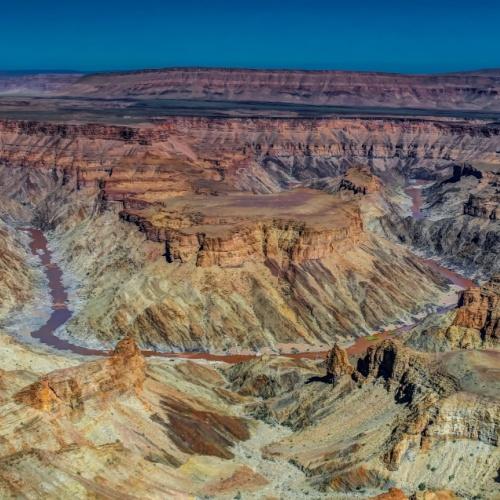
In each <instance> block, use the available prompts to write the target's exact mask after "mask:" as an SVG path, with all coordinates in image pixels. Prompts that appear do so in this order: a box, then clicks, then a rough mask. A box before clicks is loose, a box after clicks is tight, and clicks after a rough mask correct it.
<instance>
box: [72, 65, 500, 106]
mask: <svg viewBox="0 0 500 500" xmlns="http://www.w3.org/2000/svg"><path fill="white" fill-rule="evenodd" d="M499 80H500V78H499V76H498V74H497V73H496V72H488V71H485V72H478V73H456V74H445V75H398V74H384V73H357V72H348V71H286V70H272V71H271V70H245V69H216V68H173V69H164V70H150V71H136V72H128V73H101V74H95V75H88V76H84V77H83V78H81V79H80V80H78V81H77V82H75V83H74V84H73V85H71V86H70V87H69V88H68V89H67V90H66V93H67V94H70V95H73V96H74V95H85V96H100V97H127V98H131V97H133V98H145V97H150V98H151V97H154V98H160V99H203V100H218V101H265V102H289V103H311V104H336V105H349V106H396V107H415V108H453V109H482V108H484V109H489V110H492V109H500V104H499V100H500V99H499V91H500V83H499Z"/></svg>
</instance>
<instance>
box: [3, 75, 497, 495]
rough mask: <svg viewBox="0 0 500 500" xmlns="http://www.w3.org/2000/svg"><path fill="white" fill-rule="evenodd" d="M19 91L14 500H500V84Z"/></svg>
mask: <svg viewBox="0 0 500 500" xmlns="http://www.w3.org/2000/svg"><path fill="white" fill-rule="evenodd" d="M249 76H252V78H250V77H249ZM285 77H286V78H285ZM2 78H3V77H0V89H4V93H6V94H7V93H8V94H18V95H16V96H15V97H12V95H10V96H6V97H2V98H0V117H1V119H0V352H1V353H2V359H3V362H2V366H1V370H0V436H1V437H0V463H1V466H0V496H1V497H2V498H40V497H42V498H67V497H69V496H73V497H75V498H117V497H120V498H123V497H124V496H125V497H127V498H129V497H130V498H189V497H196V498H339V499H344V498H375V497H376V498H380V499H383V498H401V499H403V498H419V499H420V498H426V499H431V498H443V499H449V498H465V499H470V498H483V499H493V498H497V497H498V494H499V489H498V484H499V483H498V481H499V477H498V474H499V472H498V471H499V467H500V456H499V452H498V428H499V386H498V384H499V370H500V363H499V352H498V347H499V339H500V322H499V294H500V290H499V283H500V282H499V276H500V275H499V273H500V267H499V262H500V259H499V258H498V254H499V251H500V228H499V224H500V222H499V219H498V217H499V215H500V212H499V211H498V203H499V189H500V188H499V175H500V126H499V124H498V121H496V120H495V119H491V118H487V117H485V116H481V117H480V116H475V117H468V116H465V115H460V113H462V112H470V111H471V110H472V111H481V112H483V111H484V112H487V113H489V112H495V111H498V110H499V108H498V102H497V101H498V99H497V87H498V82H499V80H498V75H497V73H495V72H486V73H470V74H454V75H439V76H432V77H430V76H418V77H417V76H404V77H403V76H395V75H383V74H356V73H352V74H350V73H340V72H339V73H335V72H331V73H328V72H291V73H284V72H262V71H261V72H245V71H239V70H238V71H236V70H235V71H223V70H166V71H151V72H134V73H128V74H98V75H90V76H84V77H80V76H79V75H69V76H68V75H59V76H55V75H51V76H50V77H47V78H45V76H44V75H35V76H33V75H31V76H29V77H26V76H22V77H21V76H20V77H18V78H17V79H16V78H14V77H12V76H10V77H9V79H8V81H7V79H5V78H4V79H2ZM4 80H5V81H4ZM2 85H3V87H2ZM21 94H22V99H21V98H20V97H19V95H21ZM41 94H43V96H42V95H41ZM152 97H154V98H155V99H160V100H165V101H167V100H168V99H174V98H175V99H187V100H191V102H192V108H191V109H194V110H195V111H194V112H193V113H192V116H171V113H170V112H169V113H167V114H166V115H163V116H162V115H161V106H160V107H159V108H157V113H156V114H155V116H151V115H150V114H149V112H147V113H142V114H141V113H138V114H134V115H133V117H132V116H131V117H130V118H127V117H126V112H127V111H124V113H121V114H120V115H119V116H118V115H117V113H116V105H117V102H119V101H120V100H123V99H125V100H128V101H130V102H128V101H127V102H128V104H126V106H129V104H130V103H134V106H136V105H137V106H139V107H140V101H141V100H146V99H150V98H152ZM198 99H204V100H208V101H216V102H218V103H226V104H227V103H228V102H230V101H231V102H233V101H261V102H262V103H264V104H265V103H269V102H280V103H295V104H307V105H309V106H319V105H323V104H328V105H348V106H354V107H355V106H376V107H377V106H378V107H381V106H384V107H391V108H393V109H394V112H393V113H391V115H390V116H384V115H383V114H381V113H380V112H378V111H376V110H375V111H373V112H372V114H371V115H370V116H366V113H365V111H366V110H362V109H361V108H360V112H359V113H358V114H356V112H355V110H354V111H353V112H352V116H332V115H330V114H327V115H324V116H323V115H322V113H323V112H322V111H320V110H318V111H315V113H319V114H318V115H316V116H315V117H311V116H306V115H305V114H304V113H303V111H300V110H299V111H297V110H295V111H294V116H293V117H291V116H281V117H277V116H275V115H274V112H273V113H269V110H267V111H265V112H263V113H261V112H260V111H259V113H260V114H259V116H257V115H253V116H247V115H246V111H245V110H242V109H238V108H237V107H234V106H233V105H231V116H221V115H217V116H207V114H206V113H205V112H204V111H203V112H202V113H200V115H199V116H196V100H198ZM65 100H66V101H65ZM97 100H101V102H102V109H105V108H106V106H108V105H109V106H110V109H111V108H112V109H111V111H110V113H109V114H105V113H104V114H103V113H102V112H101V111H102V109H101V110H99V111H97V110H96V102H97ZM70 101H71V106H73V104H74V103H77V108H78V109H77V110H73V108H71V106H69V107H68V108H67V109H66V111H64V112H62V111H61V110H62V108H61V104H60V103H61V102H67V103H69V102H70ZM111 101H113V102H111ZM23 103H24V104H23ZM68 105H69V104H68ZM218 105H219V104H218ZM120 106H121V104H120ZM398 106H399V107H404V108H411V107H415V108H425V109H427V111H426V112H425V113H426V114H425V116H423V115H421V114H415V115H414V116H412V115H411V112H409V111H408V110H406V111H404V113H403V112H402V111H398V110H397V107H398ZM158 109H160V111H158ZM68 110H69V111H68ZM443 110H451V111H453V112H454V113H455V112H456V113H458V114H455V115H453V116H444V115H443V114H440V113H439V112H438V111H443ZM122 111H123V110H122ZM261 111H262V110H261ZM24 113H27V115H26V116H28V118H29V119H27V118H26V117H25V115H24ZM433 113H434V115H433ZM271 115H272V116H271ZM35 240H36V241H35ZM189 358H191V359H189Z"/></svg>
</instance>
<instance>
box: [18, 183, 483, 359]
mask: <svg viewBox="0 0 500 500" xmlns="http://www.w3.org/2000/svg"><path fill="white" fill-rule="evenodd" d="M419 184H422V183H418V182H417V183H415V184H412V185H410V186H408V187H407V188H406V190H405V192H406V194H407V195H408V196H410V198H411V200H412V209H411V211H412V216H413V217H414V218H415V219H421V218H423V214H422V211H421V208H422V193H421V187H422V185H419ZM24 231H26V232H27V233H29V235H30V236H31V242H30V249H31V252H32V253H33V254H34V255H36V256H38V257H39V258H40V261H41V263H42V265H43V268H44V271H45V274H46V276H47V278H48V286H49V290H50V295H51V298H52V306H51V309H52V311H51V315H50V317H49V319H48V320H47V322H46V323H45V324H44V325H43V326H42V327H40V328H39V329H38V330H36V331H33V332H31V336H32V337H33V338H35V339H37V340H38V341H39V342H41V343H42V344H45V345H47V346H49V347H51V348H53V349H57V350H61V351H70V352H72V353H75V354H79V355H84V356H107V355H109V354H110V351H108V350H100V349H91V348H86V347H81V346H78V345H76V344H73V343H72V342H70V341H68V340H64V339H62V338H60V337H58V336H57V335H56V334H55V332H56V331H57V329H58V328H60V327H61V326H63V325H64V324H65V323H66V322H67V321H68V320H69V319H70V318H71V316H72V311H71V309H70V307H69V305H68V293H67V291H66V288H65V287H64V284H63V281H62V276H63V273H62V270H61V269H60V267H59V266H58V265H57V264H56V263H55V262H54V261H53V260H52V254H51V252H50V250H49V248H48V244H47V239H46V237H45V235H44V233H43V232H42V231H41V230H40V229H35V228H26V229H24ZM421 261H422V262H425V263H426V264H427V265H428V266H429V267H431V268H432V269H433V270H434V271H435V272H436V273H438V274H441V275H442V276H444V277H445V278H447V279H448V280H449V281H450V282H451V283H452V284H454V285H456V286H458V287H459V288H462V289H464V288H468V287H470V286H473V285H474V283H473V282H472V281H471V280H469V279H467V278H465V277H463V276H461V275H460V274H458V273H457V272H455V271H452V270H451V269H448V268H446V267H444V266H442V265H441V264H439V263H438V262H436V261H435V260H432V259H421ZM448 307H449V306H448ZM446 308H447V307H446V306H442V307H441V310H445V309H446ZM420 321H422V320H420ZM415 324H416V323H415ZM415 324H412V325H404V326H402V327H400V328H397V329H393V330H387V331H384V332H381V333H379V334H377V336H376V340H382V339H384V338H387V337H391V336H394V335H397V334H398V333H402V332H404V331H407V330H408V329H410V328H412V327H413V326H415ZM373 342H374V339H373V336H368V337H361V338H359V339H357V340H356V341H355V342H354V343H353V344H352V345H351V346H350V347H349V348H348V352H349V353H350V354H353V355H355V354H360V353H362V352H364V351H365V350H366V349H367V348H368V346H370V345H373ZM142 352H143V354H144V355H145V356H160V357H166V358H185V359H204V360H208V361H224V362H226V363H238V362H241V361H246V360H249V359H253V358H255V357H257V355H256V354H228V355H218V354H210V353H205V352H199V353H196V352H183V353H175V352H157V351H148V350H145V351H142ZM282 355H283V356H286V357H291V358H311V359H317V358H321V357H324V356H325V352H321V351H307V352H298V353H289V354H288V353H287V354H282Z"/></svg>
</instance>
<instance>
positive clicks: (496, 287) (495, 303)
mask: <svg viewBox="0 0 500 500" xmlns="http://www.w3.org/2000/svg"><path fill="white" fill-rule="evenodd" d="M452 326H456V327H461V328H466V329H473V330H476V331H478V334H479V337H480V339H481V341H482V343H483V344H484V345H496V344H498V343H499V342H500V275H496V276H494V277H493V278H492V279H491V280H490V281H488V282H487V283H485V284H484V285H482V286H477V287H474V288H470V289H469V290H465V291H464V292H462V294H461V296H460V300H459V303H458V310H457V313H456V316H455V319H454V321H453V325H452Z"/></svg>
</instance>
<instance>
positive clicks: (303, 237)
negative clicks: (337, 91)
mask: <svg viewBox="0 0 500 500" xmlns="http://www.w3.org/2000/svg"><path fill="white" fill-rule="evenodd" d="M175 203H180V202H179V200H172V207H171V208H170V209H169V210H168V209H162V208H158V210H154V209H153V208H152V209H151V210H147V209H146V210H132V209H127V210H123V211H122V212H120V216H121V217H122V218H123V219H124V220H127V221H129V222H133V223H135V224H137V225H138V226H139V229H140V230H141V231H143V232H144V233H145V234H146V237H147V238H148V239H149V240H151V241H156V242H165V257H166V260H167V261H168V262H181V263H185V262H195V263H196V265H197V266H200V267H206V266H213V265H216V266H222V267H229V266H231V267H232V266H240V265H242V264H243V263H245V262H248V261H251V262H261V263H262V262H266V261H273V262H275V263H277V264H278V265H279V266H283V267H286V266H287V265H288V264H290V263H295V264H300V263H303V262H305V261H307V260H316V259H324V258H327V257H329V256H331V255H332V254H334V253H335V252H338V251H339V250H341V249H342V248H346V246H352V245H356V244H358V242H359V241H360V239H361V238H362V236H363V223H362V219H361V214H360V210H359V206H358V205H357V204H356V203H355V202H343V201H342V200H340V199H339V198H336V197H334V196H330V195H327V194H324V193H318V192H317V191H313V190H296V191H290V192H286V193H280V194H277V195H260V196H257V195H255V196H248V195H241V194H236V195H231V196H220V197H209V198H206V197H205V198H200V199H197V198H196V197H194V198H190V199H187V200H184V201H183V202H182V203H183V204H182V205H178V206H176V205H175ZM184 203H188V205H185V204H184ZM197 203H198V204H200V205H199V206H197ZM185 207H187V209H186V208H185Z"/></svg>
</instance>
